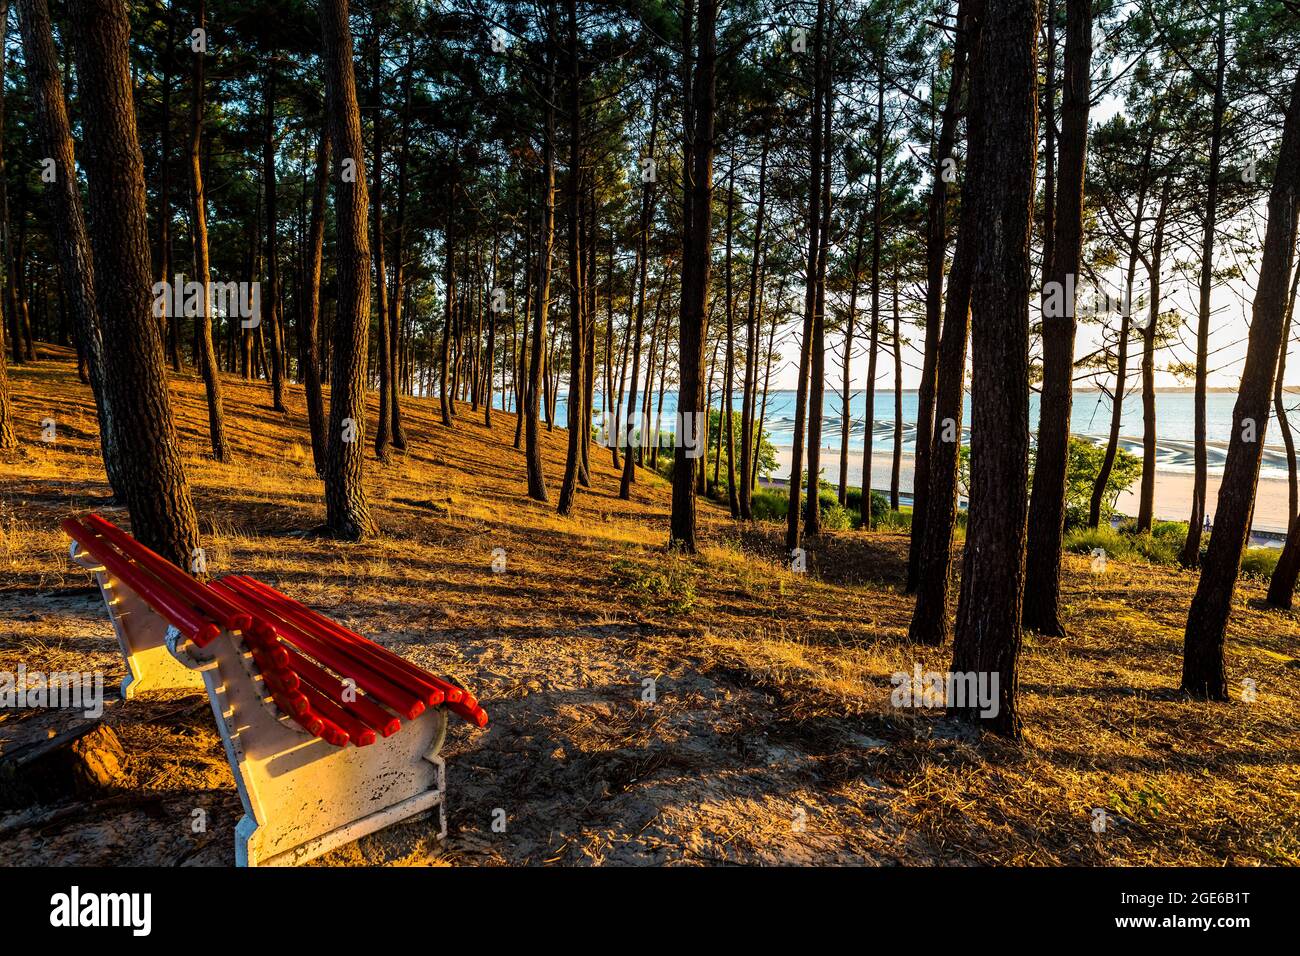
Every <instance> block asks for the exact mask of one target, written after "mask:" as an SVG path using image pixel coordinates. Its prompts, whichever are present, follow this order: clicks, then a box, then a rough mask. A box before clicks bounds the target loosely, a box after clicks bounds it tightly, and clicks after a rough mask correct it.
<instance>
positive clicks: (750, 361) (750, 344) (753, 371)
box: [740, 129, 770, 521]
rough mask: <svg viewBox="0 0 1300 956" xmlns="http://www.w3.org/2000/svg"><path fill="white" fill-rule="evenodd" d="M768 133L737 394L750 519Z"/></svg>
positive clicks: (743, 499)
mask: <svg viewBox="0 0 1300 956" xmlns="http://www.w3.org/2000/svg"><path fill="white" fill-rule="evenodd" d="M769 141H770V130H768V129H764V130H763V145H762V147H761V150H760V152H759V158H758V208H757V209H756V210H755V212H754V246H753V253H752V257H751V259H750V265H749V300H748V303H747V304H746V306H745V384H744V388H743V390H742V394H741V402H740V404H741V408H742V411H741V418H740V445H741V448H740V516H741V518H743V519H745V520H746V521H748V520H750V519H751V518H753V517H754V512H753V504H752V502H753V497H754V482H753V478H752V476H753V473H754V460H755V458H756V455H755V454H754V444H755V435H754V399H755V395H754V393H755V391H756V390H757V386H758V335H759V332H760V329H759V328H758V310H757V305H758V300H759V299H760V298H761V292H762V290H761V289H760V288H759V283H758V277H759V269H760V265H761V262H762V258H763V226H764V216H765V215H766V213H767V154H768V147H769Z"/></svg>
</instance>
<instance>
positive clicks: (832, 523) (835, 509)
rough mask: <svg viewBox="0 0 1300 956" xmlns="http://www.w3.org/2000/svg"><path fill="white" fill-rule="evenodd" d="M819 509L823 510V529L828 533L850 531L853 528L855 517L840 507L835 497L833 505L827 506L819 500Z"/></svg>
mask: <svg viewBox="0 0 1300 956" xmlns="http://www.w3.org/2000/svg"><path fill="white" fill-rule="evenodd" d="M817 503H818V507H819V508H820V510H821V519H822V528H823V529H824V530H826V531H848V530H849V529H851V528H852V527H853V518H854V516H853V515H852V514H850V513H849V512H848V511H847V510H845V509H844V508H841V507H840V504H839V502H838V501H835V499H834V496H832V498H831V504H830V505H827V504H826V503H825V501H824V500H822V499H820V498H819V499H818V502H817Z"/></svg>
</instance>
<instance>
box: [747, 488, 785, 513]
mask: <svg viewBox="0 0 1300 956" xmlns="http://www.w3.org/2000/svg"><path fill="white" fill-rule="evenodd" d="M750 509H751V511H752V513H753V515H754V520H755V521H784V520H785V516H786V513H787V512H788V511H789V510H790V497H789V495H787V494H786V493H785V492H784V491H775V490H773V489H771V488H759V489H758V490H757V491H755V492H754V494H753V497H751V498H750Z"/></svg>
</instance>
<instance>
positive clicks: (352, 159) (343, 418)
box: [320, 0, 378, 541]
mask: <svg viewBox="0 0 1300 956" xmlns="http://www.w3.org/2000/svg"><path fill="white" fill-rule="evenodd" d="M320 16H321V32H322V36H323V46H324V56H323V58H322V60H323V65H324V68H325V86H326V96H327V100H326V101H327V103H328V106H327V112H328V114H329V117H330V123H331V127H330V138H331V140H332V141H333V143H334V145H335V147H336V148H337V150H338V158H339V167H340V169H339V173H340V175H339V177H338V179H337V180H336V182H335V187H334V209H335V218H336V221H337V228H338V253H337V265H336V272H337V275H338V306H337V310H336V313H335V316H334V345H333V356H332V358H333V369H332V371H331V375H330V417H329V436H328V446H327V454H326V469H325V513H326V517H325V528H326V531H327V532H328V533H330V534H332V535H334V536H335V537H338V538H342V539H344V540H352V541H356V540H360V539H362V538H365V537H368V536H370V535H373V534H375V533H376V532H377V531H378V528H377V526H376V524H375V520H374V518H373V517H371V514H370V502H369V499H368V498H367V495H366V487H365V454H364V452H363V448H364V444H365V436H366V429H365V421H366V356H367V353H368V351H369V350H368V348H367V339H368V338H369V335H370V237H369V235H368V234H367V222H366V221H367V213H368V212H369V196H368V194H367V191H366V168H365V165H366V161H365V148H364V146H363V145H362V142H361V111H360V109H359V107H358V105H357V86H356V73H355V70H354V67H353V61H352V56H353V48H352V27H351V24H349V22H348V0H322V3H321V4H320Z"/></svg>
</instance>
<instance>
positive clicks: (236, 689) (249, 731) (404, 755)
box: [63, 514, 488, 866]
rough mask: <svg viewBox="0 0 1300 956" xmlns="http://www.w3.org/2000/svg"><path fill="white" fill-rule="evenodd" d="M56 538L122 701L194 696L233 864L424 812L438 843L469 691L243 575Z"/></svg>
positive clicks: (97, 538) (77, 532) (78, 534)
mask: <svg viewBox="0 0 1300 956" xmlns="http://www.w3.org/2000/svg"><path fill="white" fill-rule="evenodd" d="M63 530H64V531H66V532H67V533H68V535H69V536H70V537H71V538H72V539H73V544H72V548H71V556H72V560H73V561H74V562H75V563H77V564H79V565H81V566H82V567H84V568H87V569H88V570H90V571H92V572H94V574H95V576H96V578H97V579H98V581H99V587H100V590H101V592H102V593H103V596H104V603H105V604H106V605H107V607H108V613H109V617H110V618H111V619H112V622H113V629H114V630H115V631H116V632H117V639H118V643H119V644H120V645H121V648H122V655H123V657H125V658H126V665H127V670H128V675H127V677H126V679H125V680H124V681H123V683H122V696H123V697H125V698H128V699H129V698H131V697H134V696H135V695H137V694H140V693H145V692H148V691H155V690H171V689H187V688H194V689H199V688H205V689H206V690H207V693H208V698H209V700H210V701H211V703H212V713H213V715H214V716H215V717H216V721H217V730H218V732H219V733H220V734H221V741H222V743H223V744H224V746H225V749H226V757H227V759H228V760H229V761H230V767H231V769H232V770H233V771H234V774H235V782H236V784H237V786H238V788H239V796H240V799H241V800H242V801H243V805H244V818H243V819H242V820H241V821H240V822H239V824H238V825H237V826H236V828H235V862H236V864H237V865H239V866H276V865H294V864H297V863H302V862H305V861H307V860H310V859H312V858H313V857H316V856H319V855H320V854H322V853H325V852H327V851H328V850H331V849H333V848H335V847H338V846H342V845H343V844H346V843H350V842H351V841H353V840H356V839H358V838H359V837H362V836H364V835H366V834H367V833H373V832H374V831H376V830H379V829H382V828H383V827H386V826H388V825H390V824H393V823H396V822H397V821H399V820H404V819H407V818H409V817H411V816H414V815H416V814H419V813H423V812H425V811H431V810H433V809H434V808H436V809H437V811H438V825H439V830H438V837H439V838H440V839H441V838H442V837H444V836H445V835H446V832H447V822H446V813H445V807H444V802H445V793H446V771H445V767H444V764H443V760H442V758H441V757H440V756H439V751H440V750H441V749H442V745H443V740H444V738H445V736H446V730H447V715H448V713H451V714H455V715H456V716H458V717H460V718H462V719H464V720H466V721H467V722H469V723H470V724H472V725H474V726H476V727H484V726H486V725H487V719H488V718H487V712H486V711H485V710H484V709H483V708H482V707H481V706H480V705H479V703H478V701H477V700H476V699H475V698H474V696H473V695H472V694H471V693H470V692H469V691H467V690H465V689H464V688H462V687H459V686H457V685H455V684H452V683H451V682H449V681H446V680H443V679H442V678H440V677H437V676H435V675H433V674H430V673H429V672H428V671H425V670H423V669H421V668H419V667H416V666H415V665H414V664H412V663H410V662H409V661H407V660H405V659H404V658H402V657H399V656H398V655H396V654H394V653H392V652H391V651H389V650H387V649H385V648H383V647H380V646H379V645H378V644H376V643H374V642H373V641H370V640H368V639H366V638H364V637H362V636H361V635H360V634H357V633H355V632H353V631H350V630H348V629H347V628H345V627H342V626H341V625H339V624H337V623H335V622H334V621H331V620H329V619H328V618H325V617H322V616H321V615H319V614H317V613H316V612H315V611H312V610H311V609H310V608H307V607H305V606H304V605H302V604H299V603H298V602H297V601H294V600H293V599H292V598H289V597H286V596H285V595H283V594H281V593H280V592H278V591H276V590H275V589H274V588H271V587H269V586H268V585H266V584H263V583H262V582H260V581H257V580H255V579H253V578H250V577H248V576H246V575H238V574H232V575H226V576H224V577H221V578H218V579H216V580H214V581H212V582H211V583H208V584H205V583H203V582H202V581H199V580H196V579H195V578H192V577H190V575H188V574H186V573H185V572H184V571H182V570H181V569H180V568H178V567H176V566H175V565H174V564H172V563H171V562H169V561H168V560H166V559H165V558H163V557H162V556H160V555H158V554H156V553H155V552H153V551H151V550H150V549H149V548H147V547H145V546H144V545H142V544H140V542H138V541H136V540H135V539H134V538H132V537H131V536H130V535H128V534H127V533H126V532H124V531H122V530H121V529H119V528H117V527H116V526H114V525H113V524H111V523H110V522H108V521H105V520H104V519H103V518H101V517H99V516H98V515H94V514H91V515H87V516H85V517H84V518H82V519H81V520H77V519H74V518H69V519H67V520H66V521H64V522H63Z"/></svg>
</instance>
